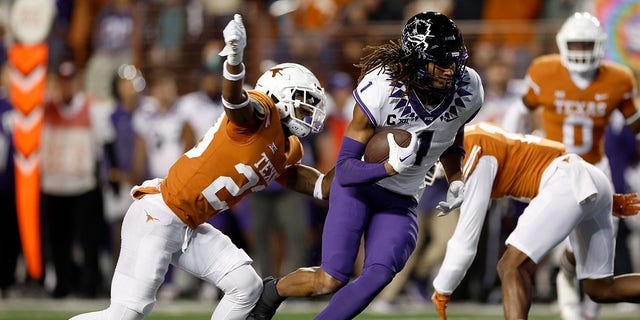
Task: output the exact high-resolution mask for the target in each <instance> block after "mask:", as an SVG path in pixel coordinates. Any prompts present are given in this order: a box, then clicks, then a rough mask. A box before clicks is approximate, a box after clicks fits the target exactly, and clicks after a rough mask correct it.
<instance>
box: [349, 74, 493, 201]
mask: <svg viewBox="0 0 640 320" xmlns="http://www.w3.org/2000/svg"><path fill="white" fill-rule="evenodd" d="M391 83H392V81H391V79H390V76H389V74H387V73H385V72H382V69H377V70H373V71H371V72H369V73H368V74H366V75H365V76H364V78H363V79H362V81H360V83H359V84H358V86H357V87H356V89H355V90H354V91H353V95H354V97H355V99H356V101H357V102H358V104H359V105H360V108H361V109H362V111H363V112H364V113H365V114H366V115H367V117H368V118H369V121H371V123H373V125H374V126H376V131H379V130H382V129H384V128H387V127H394V128H398V129H403V130H407V131H410V132H415V133H416V134H417V135H418V138H420V149H419V150H418V154H417V157H416V164H415V165H414V166H412V167H410V168H409V169H407V170H406V171H404V172H402V173H400V174H397V175H394V176H391V177H388V178H385V179H382V180H380V181H378V185H380V186H382V187H384V188H385V189H388V190H391V191H393V192H396V193H399V194H404V195H410V196H414V197H415V198H416V199H418V200H419V199H420V196H421V195H422V189H423V188H424V177H425V175H426V174H427V172H428V171H429V169H430V168H431V167H432V166H433V165H434V164H435V163H436V161H438V159H439V158H440V156H441V155H442V153H443V152H444V151H445V150H446V149H447V148H449V147H450V146H451V145H453V142H454V140H455V137H456V134H457V133H458V129H459V128H460V127H462V126H464V124H465V123H467V122H469V121H470V120H471V119H472V118H473V117H474V115H475V114H476V113H477V112H478V111H479V110H480V107H481V106H482V102H483V97H484V90H483V88H482V82H481V81H480V76H479V75H478V73H477V72H476V71H475V70H473V69H471V68H469V67H467V68H466V70H465V72H464V76H463V79H462V80H461V81H460V82H459V84H458V89H457V90H456V92H455V93H453V94H451V95H449V96H447V97H445V98H444V100H443V101H442V102H441V103H440V104H439V105H438V106H426V107H425V106H423V104H422V103H421V102H420V100H419V99H418V97H417V96H416V95H415V93H413V92H410V93H408V94H405V90H406V88H405V86H404V84H402V83H398V84H397V85H395V86H393V85H392V84H391Z"/></svg>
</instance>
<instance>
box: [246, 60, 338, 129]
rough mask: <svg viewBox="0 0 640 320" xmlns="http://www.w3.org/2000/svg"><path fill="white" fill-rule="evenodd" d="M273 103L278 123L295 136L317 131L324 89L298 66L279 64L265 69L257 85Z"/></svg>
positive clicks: (324, 113)
mask: <svg viewBox="0 0 640 320" xmlns="http://www.w3.org/2000/svg"><path fill="white" fill-rule="evenodd" d="M255 89H256V90H258V91H260V92H263V93H265V94H266V95H268V96H269V97H271V99H273V101H274V102H275V104H276V107H277V108H278V111H279V112H280V120H281V121H282V122H283V123H284V124H285V125H286V126H287V127H288V128H289V130H290V131H291V133H293V134H295V135H296V136H298V137H305V136H307V135H308V134H309V133H311V132H314V133H316V132H320V130H322V125H323V123H324V118H325V116H326V112H325V109H324V108H325V101H326V100H327V99H326V97H325V94H324V88H322V86H321V85H320V81H318V78H316V76H315V75H314V74H313V73H312V72H311V71H310V70H309V69H307V68H306V67H304V66H302V65H299V64H297V63H281V64H278V65H275V66H273V67H271V68H270V69H269V70H267V71H266V72H265V73H264V74H262V76H260V78H259V79H258V81H257V83H256V87H255Z"/></svg>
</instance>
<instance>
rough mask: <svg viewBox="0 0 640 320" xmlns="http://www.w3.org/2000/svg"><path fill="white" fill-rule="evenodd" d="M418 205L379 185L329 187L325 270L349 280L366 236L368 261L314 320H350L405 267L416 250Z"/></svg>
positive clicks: (337, 184)
mask: <svg viewBox="0 0 640 320" xmlns="http://www.w3.org/2000/svg"><path fill="white" fill-rule="evenodd" d="M417 233H418V223H417V218H416V202H415V200H414V199H413V198H412V197H410V196H404V195H399V194H396V193H393V192H390V191H387V190H385V189H383V188H381V187H379V186H378V185H376V184H367V185H361V186H355V187H343V186H341V185H340V184H339V183H338V182H337V181H336V180H334V181H333V183H332V185H331V197H330V200H329V212H328V214H327V218H326V220H325V225H324V230H323V233H322V264H321V268H322V269H323V270H324V271H325V272H327V273H328V274H330V275H331V276H333V277H334V278H336V279H338V280H340V281H342V282H347V281H349V279H350V277H351V274H352V273H353V266H354V263H355V259H356V256H357V254H358V249H359V247H360V239H361V237H362V235H363V234H364V250H365V260H364V267H363V270H362V273H361V274H360V276H359V277H358V278H356V279H354V280H353V281H352V282H350V283H348V284H347V285H345V286H344V287H342V288H341V289H340V290H338V291H337V292H336V293H334V295H333V297H332V298H331V301H330V302H329V305H328V306H327V307H326V308H325V309H324V310H323V311H322V312H321V313H320V314H319V315H318V316H317V317H316V319H330V320H340V319H352V318H353V317H355V316H356V315H357V314H359V313H360V312H361V311H362V310H364V309H365V308H366V307H367V305H369V303H370V302H371V301H372V300H373V298H375V296H376V295H377V294H378V293H379V292H380V291H381V290H382V289H383V288H384V287H385V286H386V285H387V284H388V283H389V282H391V280H392V279H393V277H394V276H395V274H396V273H398V272H400V270H402V268H403V267H404V265H405V263H406V262H407V259H409V256H410V255H411V252H413V249H415V247H416V238H417Z"/></svg>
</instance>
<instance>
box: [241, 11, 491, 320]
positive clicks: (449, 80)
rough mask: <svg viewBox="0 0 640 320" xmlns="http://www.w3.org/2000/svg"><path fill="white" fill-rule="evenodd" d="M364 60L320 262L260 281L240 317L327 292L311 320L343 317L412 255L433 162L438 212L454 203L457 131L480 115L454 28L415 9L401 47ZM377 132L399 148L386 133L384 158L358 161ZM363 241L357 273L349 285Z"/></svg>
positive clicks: (372, 50)
mask: <svg viewBox="0 0 640 320" xmlns="http://www.w3.org/2000/svg"><path fill="white" fill-rule="evenodd" d="M365 54H366V55H365V56H364V57H363V58H362V60H361V61H360V64H359V65H358V66H359V67H360V68H361V76H360V79H359V83H358V85H357V87H356V89H355V90H354V91H353V95H354V97H355V99H356V102H357V103H356V107H355V108H354V112H353V120H352V121H351V122H350V124H349V125H348V127H347V129H346V132H345V136H344V138H343V140H342V145H341V149H340V153H339V156H338V159H337V162H336V171H335V172H336V175H335V179H334V181H333V183H332V185H331V190H332V191H331V197H330V199H329V212H328V215H327V218H326V221H325V225H324V230H323V235H322V264H321V266H319V267H318V266H316V267H311V268H300V269H298V270H296V271H294V272H292V273H290V274H289V275H286V276H284V277H282V278H280V279H273V278H266V279H265V280H264V290H263V293H262V295H261V298H260V300H259V301H258V304H257V305H256V308H254V310H253V311H252V313H251V315H250V317H249V319H271V318H272V317H273V315H274V313H275V311H276V309H277V308H278V306H279V305H280V303H281V302H282V301H283V300H284V299H285V298H286V297H290V296H298V297H300V296H318V295H324V294H329V293H334V295H333V297H332V299H331V301H330V302H329V305H328V306H327V307H326V308H325V309H324V310H323V311H322V312H321V313H320V314H319V315H318V316H317V317H316V319H331V320H340V319H352V318H353V317H355V316H356V315H357V314H359V313H360V312H361V311H362V310H363V309H365V308H366V307H367V305H368V304H369V303H370V302H371V301H372V300H373V298H374V297H375V296H376V295H377V294H378V293H379V292H380V290H382V288H384V287H385V286H386V285H387V284H388V283H389V282H390V281H391V279H393V277H394V276H395V274H396V273H398V272H399V271H400V270H401V269H402V268H403V267H404V265H405V263H406V261H407V259H408V258H409V255H410V254H411V252H412V251H413V250H414V248H415V246H416V234H417V228H418V226H417V222H416V220H417V218H416V204H417V202H418V200H419V199H418V198H419V197H420V196H421V194H422V190H423V187H424V186H423V184H424V180H425V175H426V173H427V172H428V171H429V169H430V168H431V167H432V166H433V165H434V164H435V162H436V161H437V160H440V161H441V162H442V164H443V165H444V168H445V172H446V173H447V179H448V181H449V183H450V188H449V194H448V197H447V201H446V202H443V203H442V204H441V206H440V208H441V209H442V210H443V211H445V212H448V211H450V210H453V209H454V208H456V207H458V206H459V205H460V203H461V200H462V194H461V192H459V191H460V190H461V186H462V185H463V183H462V181H461V177H460V176H459V175H456V176H454V175H450V173H452V172H455V171H456V170H458V169H460V166H461V161H462V159H463V157H464V147H463V141H462V139H463V126H464V124H465V123H467V122H468V121H470V120H471V119H472V118H473V117H474V116H475V114H476V113H477V112H478V111H479V109H480V107H481V105H482V102H483V88H482V84H481V81H480V77H479V76H478V74H477V73H476V71H474V70H473V69H471V68H468V67H466V61H467V57H468V55H467V49H466V47H465V45H464V42H463V39H462V36H461V34H460V32H459V30H458V27H457V26H456V24H455V23H454V22H453V21H452V20H451V19H449V18H448V17H446V16H445V15H443V14H441V13H437V12H422V13H419V14H417V15H415V16H413V17H411V18H410V19H409V20H408V21H407V23H406V24H405V26H404V28H403V31H402V37H401V39H400V41H398V42H396V41H390V42H389V43H387V44H383V45H381V46H377V47H368V48H366V49H365ZM384 128H399V129H404V130H407V131H409V132H411V134H412V139H411V143H410V144H409V145H408V146H407V147H404V148H403V147H400V146H398V145H397V144H396V143H395V141H394V139H393V136H392V135H391V134H390V135H389V136H388V137H387V138H388V141H389V146H390V148H389V149H390V150H389V159H388V161H387V162H384V163H367V162H364V161H362V160H361V159H362V155H363V153H364V150H365V146H366V144H367V142H368V141H369V139H370V138H371V137H372V136H373V135H374V134H375V133H376V132H378V131H379V130H382V129H384ZM362 236H364V241H365V242H364V243H365V247H364V251H365V261H364V266H363V270H362V273H361V274H360V275H359V276H358V278H356V279H355V280H354V281H351V282H350V281H349V279H350V278H351V276H352V270H353V265H354V262H355V259H356V255H357V253H358V249H359V246H360V239H361V237H362Z"/></svg>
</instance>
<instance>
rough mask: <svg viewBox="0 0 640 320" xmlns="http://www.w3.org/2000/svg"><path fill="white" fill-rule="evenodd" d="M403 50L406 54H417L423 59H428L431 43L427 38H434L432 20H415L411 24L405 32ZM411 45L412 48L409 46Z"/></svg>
mask: <svg viewBox="0 0 640 320" xmlns="http://www.w3.org/2000/svg"><path fill="white" fill-rule="evenodd" d="M403 32H404V34H403V39H404V40H405V41H403V42H402V50H404V51H405V52H412V51H413V52H415V53H417V54H418V55H419V56H420V58H421V59H424V58H426V54H425V53H426V52H427V49H429V42H427V41H425V39H427V38H434V35H432V34H431V19H428V20H421V19H415V20H413V21H412V22H410V23H409V24H408V25H407V26H406V27H405V28H404V30H403ZM409 45H410V46H409Z"/></svg>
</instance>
